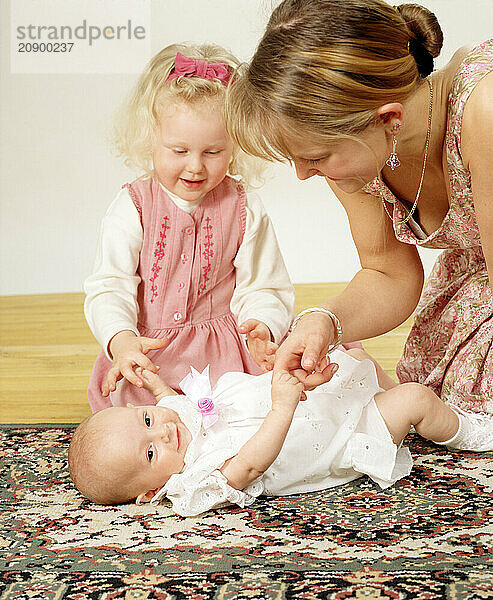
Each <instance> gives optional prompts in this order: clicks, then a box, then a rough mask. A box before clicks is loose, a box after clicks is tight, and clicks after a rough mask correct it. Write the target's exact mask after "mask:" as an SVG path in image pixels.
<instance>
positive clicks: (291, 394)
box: [271, 371, 306, 410]
mask: <svg viewBox="0 0 493 600" xmlns="http://www.w3.org/2000/svg"><path fill="white" fill-rule="evenodd" d="M303 390H304V385H303V384H302V383H301V381H300V380H299V379H297V378H296V377H295V376H294V375H291V373H289V372H288V371H274V373H273V374H272V388H271V397H272V409H273V410H279V409H281V410H282V409H286V408H288V409H290V410H294V409H295V408H296V407H297V406H298V402H299V401H300V400H306V394H305V392H304V391H303Z"/></svg>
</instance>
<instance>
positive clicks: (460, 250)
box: [365, 39, 493, 413]
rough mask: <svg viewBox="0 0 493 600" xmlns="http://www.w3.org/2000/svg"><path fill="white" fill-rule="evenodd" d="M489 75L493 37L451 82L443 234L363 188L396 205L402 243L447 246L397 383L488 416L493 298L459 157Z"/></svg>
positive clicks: (378, 188)
mask: <svg viewBox="0 0 493 600" xmlns="http://www.w3.org/2000/svg"><path fill="white" fill-rule="evenodd" d="M491 71H493V39H490V40H488V41H486V42H484V43H483V44H481V45H479V46H477V47H476V48H474V49H473V50H472V51H471V52H470V53H469V54H468V55H467V57H466V58H465V60H464V61H463V62H462V64H461V66H460V67H459V69H458V71H457V73H456V75H455V77H454V80H453V83H452V87H451V90H450V94H449V98H448V102H449V105H448V119H447V131H446V152H447V165H448V177H449V182H450V208H449V211H448V212H447V214H446V216H445V218H444V220H443V222H442V224H441V226H440V227H439V229H437V230H436V231H435V232H433V233H432V234H431V235H429V236H427V237H424V238H421V236H420V237H418V236H417V235H416V234H415V233H414V231H415V228H411V227H410V226H409V224H408V223H399V221H402V219H403V218H405V217H406V215H407V214H408V211H407V209H406V208H405V207H404V206H403V204H402V203H401V202H400V201H399V200H398V199H397V198H396V197H395V196H394V195H393V194H392V192H391V191H390V190H389V189H388V188H387V186H385V184H383V183H379V181H378V180H374V181H373V182H371V183H370V184H369V185H368V186H366V188H365V191H367V192H368V193H370V194H373V195H375V196H383V197H384V198H385V199H386V200H387V202H390V203H393V217H394V231H395V235H396V237H397V238H398V239H399V240H401V241H402V242H405V243H408V244H415V245H417V246H421V247H423V248H443V249H444V251H443V252H442V253H441V254H440V256H439V257H438V259H437V261H436V263H435V265H434V267H433V270H432V273H431V275H430V277H429V279H428V281H427V283H426V285H425V288H424V291H423V294H422V296H421V299H420V302H419V305H418V307H417V310H416V315H415V321H414V325H413V327H412V329H411V332H410V334H409V337H408V339H407V341H406V345H405V347H404V352H403V355H402V358H401V360H400V361H399V363H398V365H397V376H398V377H399V380H400V381H401V382H409V381H415V382H419V383H422V384H424V385H426V386H428V387H430V388H431V389H433V390H434V391H435V392H436V393H437V394H438V395H439V396H440V397H441V398H442V399H443V400H446V401H448V402H450V403H451V404H454V405H456V406H459V407H460V408H463V409H464V410H469V411H473V412H486V413H493V295H492V289H491V286H490V283H489V281H488V272H487V268H486V262H485V258H484V255H483V252H482V249H481V238H480V235H479V229H478V224H477V222H476V217H475V212H474V203H473V194H472V189H471V174H470V172H469V171H468V170H467V169H466V168H465V167H464V165H463V163H462V157H461V154H460V136H461V128H462V115H463V112H464V106H465V104H466V102H467V100H468V98H469V96H470V94H471V92H472V90H473V89H474V88H475V86H476V85H477V84H478V82H479V81H481V79H482V78H483V77H484V76H485V75H487V74H488V73H490V72H491ZM492 166H493V165H492ZM492 194H493V190H492ZM413 230H414V231H413ZM490 235H493V232H490Z"/></svg>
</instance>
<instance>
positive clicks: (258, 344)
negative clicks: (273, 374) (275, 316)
mask: <svg viewBox="0 0 493 600" xmlns="http://www.w3.org/2000/svg"><path fill="white" fill-rule="evenodd" d="M238 331H239V332H240V333H244V334H246V338H247V346H248V350H249V352H250V354H251V355H252V358H253V360H254V361H255V362H256V363H257V364H258V366H259V367H260V368H261V369H262V371H263V372H264V373H266V372H267V371H272V369H273V367H274V358H275V354H276V351H277V349H278V348H279V346H278V344H275V343H274V342H273V341H271V333H270V329H269V328H268V327H267V325H266V324H265V323H262V321H258V320H257V319H247V320H246V321H245V322H244V323H242V324H241V325H240V326H239V327H238Z"/></svg>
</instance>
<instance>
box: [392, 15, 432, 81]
mask: <svg viewBox="0 0 493 600" xmlns="http://www.w3.org/2000/svg"><path fill="white" fill-rule="evenodd" d="M396 8H397V10H398V11H399V13H400V14H401V17H402V18H403V19H404V21H405V23H406V25H407V28H408V29H409V32H410V34H411V35H410V39H409V52H410V53H411V54H412V55H413V57H414V59H415V61H416V64H417V65H418V71H419V73H420V75H421V76H422V77H426V76H427V75H429V74H430V73H431V72H432V71H433V59H434V58H436V57H437V56H438V55H439V54H440V50H441V49H442V45H443V33H442V29H441V27H440V24H439V23H438V20H437V18H436V16H435V15H434V14H433V13H432V12H431V10H428V9H427V8H425V7H424V6H420V5H419V4H401V5H400V6H397V7H396Z"/></svg>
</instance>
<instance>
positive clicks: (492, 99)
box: [228, 0, 493, 413]
mask: <svg viewBox="0 0 493 600" xmlns="http://www.w3.org/2000/svg"><path fill="white" fill-rule="evenodd" d="M441 45H442V32H441V29H440V26H439V25H438V22H437V20H436V18H435V16H434V15H433V14H432V13H431V12H430V11H429V10H427V9H425V8H423V7H421V6H418V5H415V4H404V5H401V6H399V7H391V6H389V5H388V4H386V3H385V2H383V1H382V0H284V2H282V3H281V4H280V5H279V7H278V8H277V9H276V10H275V11H274V12H273V14H272V16H271V19H270V21H269V24H268V26H267V30H266V32H265V34H264V37H263V38H262V40H261V42H260V44H259V46H258V48H257V50H256V52H255V55H254V57H253V59H252V61H251V63H250V65H248V66H246V67H245V69H244V71H243V72H242V73H240V75H239V77H238V78H237V80H236V82H235V84H234V85H232V86H231V89H230V95H229V102H228V121H229V124H230V130H231V134H232V135H233V137H234V138H236V140H237V141H238V142H239V143H240V145H241V146H242V147H243V148H244V149H245V150H246V151H247V152H249V153H251V154H254V155H257V156H262V157H266V158H269V159H271V160H272V159H274V160H282V159H288V160H289V161H290V162H292V163H294V165H295V167H296V172H297V175H298V177H299V178H300V179H308V178H309V177H312V176H313V175H319V176H322V177H324V178H325V179H326V181H327V183H328V185H329V187H330V188H331V189H332V190H333V192H334V193H335V195H336V196H337V198H338V199H339V201H340V202H341V204H342V205H343V206H344V208H345V210H346V212H347V215H348V218H349V223H350V227H351V233H352V236H353V240H354V242H355V244H356V248H357V250H358V254H359V258H360V262H361V270H360V271H359V272H358V273H357V274H356V275H355V277H354V278H353V279H352V280H351V282H350V283H349V285H348V286H347V288H346V289H345V290H344V292H343V293H342V294H340V295H339V296H337V297H335V298H331V299H330V300H328V301H327V302H326V303H325V304H324V305H322V310H320V307H315V309H312V310H310V311H309V312H304V313H303V314H302V315H301V316H302V319H301V320H299V321H298V322H297V325H296V328H295V329H294V330H293V332H292V333H291V334H290V336H289V337H288V338H287V340H286V341H285V342H284V344H283V345H282V346H281V348H280V350H279V352H278V356H277V358H276V367H277V368H280V367H282V368H289V369H290V370H292V371H295V372H296V373H297V375H298V376H299V378H300V379H301V380H303V381H305V383H306V385H307V386H308V385H313V384H314V383H317V382H319V381H321V380H322V379H324V378H325V379H328V378H329V373H330V369H326V370H325V371H324V372H323V374H322V375H320V374H316V373H315V374H311V373H312V371H313V369H314V367H315V366H316V365H317V364H318V363H319V361H320V360H321V359H322V358H323V357H324V355H325V353H326V351H327V350H328V349H329V348H330V347H331V346H332V345H333V344H335V343H338V342H339V341H340V340H341V338H342V341H343V342H351V341H354V340H357V339H364V338H369V337H372V336H376V335H379V334H382V333H384V332H386V331H389V330H391V329H392V328H394V327H396V326H397V325H399V324H401V323H402V322H403V321H404V320H405V319H406V318H407V317H408V316H409V315H410V314H411V313H412V312H413V310H414V309H415V308H416V305H418V307H417V311H416V316H415V322H414V325H413V327H412V330H411V332H410V335H409V338H408V339H407V342H406V345H405V349H404V353H403V356H402V358H401V360H400V362H399V364H398V366H397V374H398V377H399V379H400V381H401V382H407V381H416V382H420V383H423V384H425V385H427V386H429V387H431V388H432V389H433V390H434V391H435V392H436V393H437V394H438V395H440V396H441V397H442V399H444V400H448V401H450V402H451V403H453V404H455V405H457V406H459V407H462V408H463V409H467V410H470V411H475V412H489V413H493V345H492V342H493V296H492V290H491V286H490V283H489V282H490V281H493V279H492V277H493V159H492V157H493V40H489V41H487V42H485V43H483V44H481V45H479V46H477V47H476V48H472V49H471V48H466V49H460V50H459V51H457V52H456V54H455V55H454V56H453V58H452V60H451V61H450V63H449V64H448V65H447V66H446V67H445V68H443V69H442V70H440V71H435V72H433V58H434V57H436V56H437V55H438V54H439V52H440V49H441ZM328 235H330V232H328ZM417 246H421V247H426V248H444V249H445V250H444V252H443V253H442V254H441V255H440V256H439V258H438V260H437V262H436V264H435V267H434V269H433V272H432V274H431V276H430V278H429V280H428V282H427V283H426V285H425V287H424V291H423V293H421V292H422V288H423V279H424V278H423V267H422V264H421V260H420V258H419V255H418V252H417ZM488 275H489V278H488ZM418 301H419V304H418ZM323 309H326V310H323ZM339 324H340V326H341V327H340V328H339V332H338V327H337V326H338V325H339ZM341 329H342V331H341Z"/></svg>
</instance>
